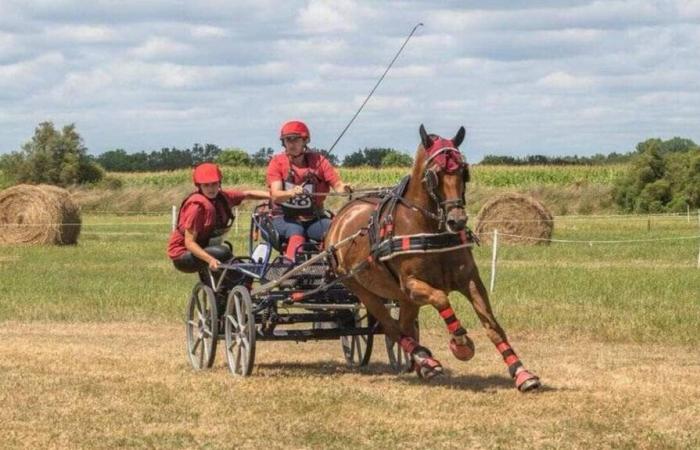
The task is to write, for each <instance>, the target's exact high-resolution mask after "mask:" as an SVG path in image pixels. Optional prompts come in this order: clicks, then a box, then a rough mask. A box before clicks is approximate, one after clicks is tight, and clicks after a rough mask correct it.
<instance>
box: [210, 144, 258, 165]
mask: <svg viewBox="0 0 700 450" xmlns="http://www.w3.org/2000/svg"><path fill="white" fill-rule="evenodd" d="M216 162H217V163H219V164H221V165H222V166H249V165H250V164H251V160H250V155H248V152H246V151H245V150H242V149H240V148H227V149H224V150H222V151H221V153H219V156H217V157H216Z"/></svg>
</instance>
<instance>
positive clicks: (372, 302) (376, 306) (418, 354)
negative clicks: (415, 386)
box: [347, 280, 442, 379]
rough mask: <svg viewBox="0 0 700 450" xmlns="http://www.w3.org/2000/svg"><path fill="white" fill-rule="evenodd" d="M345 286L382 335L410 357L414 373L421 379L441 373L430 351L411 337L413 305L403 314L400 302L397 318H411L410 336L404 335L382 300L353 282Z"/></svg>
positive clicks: (413, 314) (402, 306) (404, 304)
mask: <svg viewBox="0 0 700 450" xmlns="http://www.w3.org/2000/svg"><path fill="white" fill-rule="evenodd" d="M347 286H348V288H349V289H350V290H351V291H352V292H353V293H354V294H355V295H356V296H357V297H358V298H359V299H360V301H361V302H362V304H363V305H365V306H366V307H367V310H368V311H369V313H370V314H372V315H373V316H374V318H375V319H377V320H378V321H379V323H381V324H382V327H383V328H384V333H385V334H386V335H387V336H388V337H389V339H391V340H393V341H394V342H398V343H399V346H401V349H403V351H404V352H406V353H408V354H409V355H411V358H413V362H414V366H415V369H416V372H417V373H418V375H419V376H420V377H421V378H425V379H430V378H433V377H434V376H436V375H440V374H441V373H442V365H441V364H440V362H439V361H438V360H436V359H434V358H433V357H432V354H431V353H430V350H428V349H427V348H425V347H423V346H421V345H419V344H418V341H416V339H415V338H414V337H413V336H415V328H413V322H414V321H415V319H416V314H417V312H413V313H412V317H411V309H410V306H413V305H409V313H408V314H404V313H403V309H404V307H405V306H406V302H401V309H400V310H399V317H404V316H405V319H406V320H408V318H409V317H411V322H410V323H411V331H412V334H408V335H406V334H403V333H402V330H403V329H404V327H402V326H400V323H399V321H398V320H396V319H394V318H393V317H391V313H390V312H389V310H388V309H387V308H386V306H385V305H384V299H382V298H381V297H379V296H378V295H376V294H374V293H373V292H370V291H369V290H367V289H366V288H365V287H364V286H362V285H361V284H360V283H359V282H357V281H355V280H352V281H351V282H349V283H348V284H347Z"/></svg>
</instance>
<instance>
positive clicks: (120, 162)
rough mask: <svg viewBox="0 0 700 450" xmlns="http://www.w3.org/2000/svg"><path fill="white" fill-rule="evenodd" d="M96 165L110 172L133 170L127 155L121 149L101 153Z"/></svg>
mask: <svg viewBox="0 0 700 450" xmlns="http://www.w3.org/2000/svg"><path fill="white" fill-rule="evenodd" d="M97 163H98V164H99V165H101V166H102V167H104V168H105V170H108V171H110V172H130V171H133V170H135V169H134V168H133V167H132V166H133V165H132V162H131V158H130V157H129V154H127V153H126V151H124V149H121V148H118V149H115V150H109V151H106V152H104V153H102V154H101V155H100V156H98V157H97Z"/></svg>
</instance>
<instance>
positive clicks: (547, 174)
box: [109, 165, 625, 187]
mask: <svg viewBox="0 0 700 450" xmlns="http://www.w3.org/2000/svg"><path fill="white" fill-rule="evenodd" d="M624 170H625V166H624V165H610V166H480V165H473V166H471V181H472V183H474V184H476V185H480V186H485V187H528V186H536V185H547V186H572V185H584V184H602V185H610V184H612V183H613V182H614V180H615V178H616V177H617V176H619V175H620V174H621V173H623V171H624ZM223 171H224V184H225V185H235V186H237V185H241V186H264V185H265V168H260V167H225V168H224V169H223ZM408 172H409V169H408V168H404V167H387V168H381V169H376V168H372V167H360V168H341V169H340V174H341V176H342V177H343V180H344V181H346V182H348V183H350V184H353V185H355V186H364V187H369V186H390V185H393V184H396V183H397V182H398V181H399V180H400V179H401V178H402V177H403V176H404V175H406V174H407V173H408ZM109 176H110V177H113V178H116V179H118V180H120V181H121V182H122V183H123V185H124V186H125V187H137V186H152V187H173V186H178V185H181V184H189V183H191V178H190V177H191V171H190V170H188V169H183V170H176V171H172V172H145V173H116V172H112V173H110V174H109Z"/></svg>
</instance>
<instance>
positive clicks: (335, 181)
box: [319, 157, 352, 192]
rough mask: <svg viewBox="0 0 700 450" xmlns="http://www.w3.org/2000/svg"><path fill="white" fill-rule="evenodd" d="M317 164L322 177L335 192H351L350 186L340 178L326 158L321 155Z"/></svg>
mask: <svg viewBox="0 0 700 450" xmlns="http://www.w3.org/2000/svg"><path fill="white" fill-rule="evenodd" d="M319 166H320V171H321V173H322V174H323V178H325V179H326V180H327V181H328V184H330V185H331V187H332V188H333V190H334V191H335V192H352V186H350V185H349V184H348V183H343V180H341V179H340V174H339V173H338V171H337V170H336V169H335V167H333V165H332V164H331V163H330V161H328V159H326V158H324V157H321V161H320V164H319Z"/></svg>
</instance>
